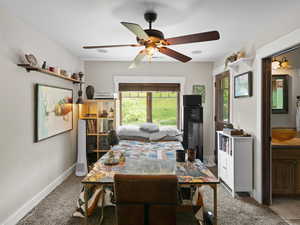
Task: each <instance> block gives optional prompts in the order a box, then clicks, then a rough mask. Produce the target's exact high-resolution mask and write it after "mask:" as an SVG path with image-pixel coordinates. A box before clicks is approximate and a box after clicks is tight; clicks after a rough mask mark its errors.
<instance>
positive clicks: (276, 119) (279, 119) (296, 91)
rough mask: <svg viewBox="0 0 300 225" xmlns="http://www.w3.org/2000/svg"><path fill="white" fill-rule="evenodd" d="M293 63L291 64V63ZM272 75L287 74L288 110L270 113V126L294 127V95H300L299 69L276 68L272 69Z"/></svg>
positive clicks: (295, 108)
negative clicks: (282, 112)
mask: <svg viewBox="0 0 300 225" xmlns="http://www.w3.org/2000/svg"><path fill="white" fill-rule="evenodd" d="M292 65H293V64H292ZM272 74H273V75H276V74H277V75H278V74H281V75H282V74H288V75H289V82H288V93H289V94H288V99H289V100H288V102H289V103H288V106H289V111H288V113H287V114H272V117H271V122H272V127H288V128H295V127H296V110H297V107H296V97H297V96H299V95H300V70H299V69H297V68H295V69H277V70H272Z"/></svg>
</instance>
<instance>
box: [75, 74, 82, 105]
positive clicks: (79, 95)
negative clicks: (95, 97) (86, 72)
mask: <svg viewBox="0 0 300 225" xmlns="http://www.w3.org/2000/svg"><path fill="white" fill-rule="evenodd" d="M78 76H79V80H80V84H79V91H78V99H77V102H76V104H83V98H82V78H83V73H82V72H79V73H78Z"/></svg>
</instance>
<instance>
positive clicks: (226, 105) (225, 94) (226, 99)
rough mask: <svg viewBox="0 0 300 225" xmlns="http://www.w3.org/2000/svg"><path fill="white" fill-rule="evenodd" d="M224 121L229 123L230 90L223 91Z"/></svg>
mask: <svg viewBox="0 0 300 225" xmlns="http://www.w3.org/2000/svg"><path fill="white" fill-rule="evenodd" d="M223 121H224V122H229V90H228V89H224V90H223Z"/></svg>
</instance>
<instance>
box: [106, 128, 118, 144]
mask: <svg viewBox="0 0 300 225" xmlns="http://www.w3.org/2000/svg"><path fill="white" fill-rule="evenodd" d="M107 138H108V143H109V145H111V146H114V145H117V144H119V138H118V135H117V132H116V131H115V130H111V131H109V133H108V137H107Z"/></svg>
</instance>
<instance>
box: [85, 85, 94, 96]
mask: <svg viewBox="0 0 300 225" xmlns="http://www.w3.org/2000/svg"><path fill="white" fill-rule="evenodd" d="M94 93H95V88H94V87H93V86H92V85H89V86H87V87H86V89H85V94H86V97H87V99H93V98H94Z"/></svg>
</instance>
